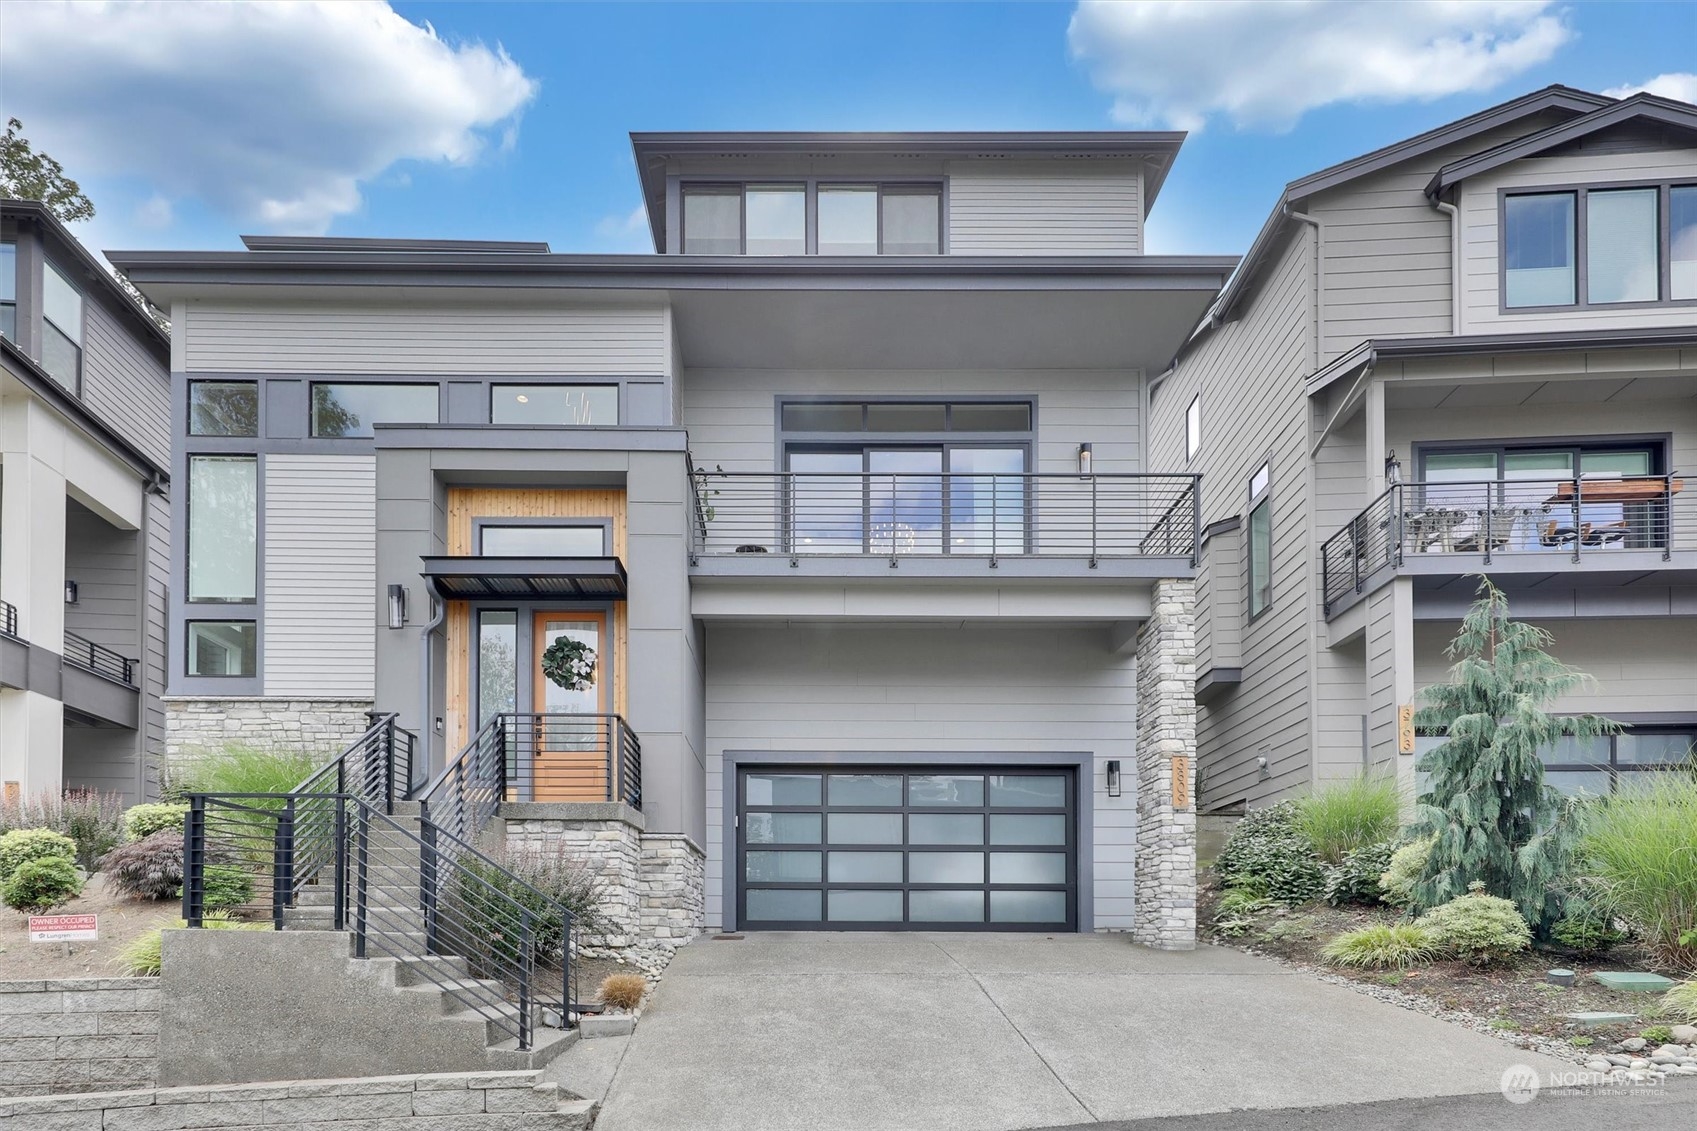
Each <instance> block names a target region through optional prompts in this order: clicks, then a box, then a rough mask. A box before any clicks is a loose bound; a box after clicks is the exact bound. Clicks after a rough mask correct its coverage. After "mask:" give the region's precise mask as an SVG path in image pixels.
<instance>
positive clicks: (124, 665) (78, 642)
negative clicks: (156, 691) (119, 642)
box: [65, 632, 136, 687]
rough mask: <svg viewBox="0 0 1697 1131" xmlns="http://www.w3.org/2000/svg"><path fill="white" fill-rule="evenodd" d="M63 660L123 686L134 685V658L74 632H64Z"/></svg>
mask: <svg viewBox="0 0 1697 1131" xmlns="http://www.w3.org/2000/svg"><path fill="white" fill-rule="evenodd" d="M65 662H66V663H70V664H75V665H76V666H77V667H79V668H82V669H83V670H84V671H88V672H93V673H94V674H95V675H97V676H101V677H103V678H105V679H109V680H112V681H113V682H114V683H121V684H123V685H124V686H125V687H134V686H135V685H136V678H135V672H136V662H135V661H134V660H132V659H129V658H127V657H125V656H120V655H119V654H118V653H116V652H114V651H112V649H110V648H108V647H106V646H105V645H102V644H96V643H95V642H94V641H92V640H89V639H88V638H87V637H83V636H78V635H77V634H76V633H74V632H67V633H65Z"/></svg>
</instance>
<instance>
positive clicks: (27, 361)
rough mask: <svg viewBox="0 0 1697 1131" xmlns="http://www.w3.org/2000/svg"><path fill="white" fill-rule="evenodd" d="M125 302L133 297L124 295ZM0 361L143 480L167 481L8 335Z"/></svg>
mask: <svg viewBox="0 0 1697 1131" xmlns="http://www.w3.org/2000/svg"><path fill="white" fill-rule="evenodd" d="M125 301H126V302H130V301H133V300H131V299H129V298H128V296H126V297H125ZM0 361H3V362H4V364H5V367H6V372H8V373H10V374H11V375H12V376H14V377H16V378H17V379H18V380H19V381H22V382H23V384H24V386H25V387H26V388H27V389H29V391H30V392H31V393H34V394H35V395H36V396H38V397H40V398H41V399H42V400H44V401H46V402H47V403H49V404H51V405H52V406H53V407H54V408H55V409H57V410H58V412H59V414H60V415H61V416H63V417H65V418H66V419H67V420H69V421H70V422H71V423H72V424H75V425H76V426H77V427H78V428H80V429H82V430H83V431H84V432H86V433H87V434H88V435H89V437H90V438H91V439H93V440H94V441H95V443H97V444H99V445H101V446H102V447H104V448H106V449H107V450H108V451H110V452H111V453H112V454H113V455H115V456H117V457H118V458H119V459H121V460H123V461H124V462H125V463H127V464H129V465H130V467H131V468H133V469H134V470H135V471H136V472H137V473H138V474H139V475H140V476H141V477H142V478H143V479H152V480H156V481H158V482H159V483H169V482H170V480H171V476H170V474H169V473H168V472H167V471H166V470H165V468H163V467H161V466H160V465H159V464H157V463H154V462H153V460H152V459H151V458H149V457H148V455H147V454H146V453H145V452H143V451H142V450H141V449H140V448H138V447H136V446H135V445H134V444H132V443H130V441H129V440H127V439H125V438H124V436H123V435H122V434H121V433H119V432H116V431H114V430H113V429H112V428H111V427H110V426H108V425H107V424H106V423H105V422H104V421H103V420H101V419H100V418H99V417H98V416H95V415H94V414H93V413H91V412H89V411H88V408H87V407H86V406H85V405H84V404H83V403H82V401H80V400H78V399H77V398H76V397H74V396H72V395H71V394H70V393H68V392H66V391H65V389H64V388H63V387H62V386H61V385H60V384H59V382H57V381H55V380H53V378H52V377H50V376H48V373H47V370H45V369H43V368H41V366H39V365H37V364H36V363H35V360H34V359H33V358H31V357H30V356H29V355H28V354H26V353H25V352H24V351H23V350H21V349H19V348H18V347H17V346H16V345H14V344H13V343H12V340H11V339H10V338H0Z"/></svg>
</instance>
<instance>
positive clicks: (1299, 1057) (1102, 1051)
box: [556, 933, 1572, 1131]
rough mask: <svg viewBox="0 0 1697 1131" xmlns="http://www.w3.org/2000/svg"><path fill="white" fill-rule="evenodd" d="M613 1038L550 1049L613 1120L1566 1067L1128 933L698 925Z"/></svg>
mask: <svg viewBox="0 0 1697 1131" xmlns="http://www.w3.org/2000/svg"><path fill="white" fill-rule="evenodd" d="M597 1045H599V1046H603V1047H602V1048H599V1049H597V1048H595V1047H594V1046H597ZM619 1045H621V1046H623V1047H622V1048H615V1047H613V1046H612V1043H611V1042H603V1041H592V1042H585V1043H584V1044H583V1045H582V1046H580V1047H581V1048H582V1051H583V1052H584V1053H585V1054H587V1056H586V1057H585V1058H584V1059H583V1060H582V1061H579V1059H578V1058H577V1056H576V1055H575V1053H576V1050H574V1051H573V1053H568V1054H567V1055H566V1056H565V1057H562V1058H561V1059H560V1061H558V1062H556V1063H557V1066H558V1076H559V1078H560V1079H561V1080H562V1082H563V1083H564V1084H565V1085H566V1086H567V1087H571V1086H572V1083H573V1080H572V1077H573V1075H574V1072H576V1071H579V1070H584V1071H588V1072H589V1073H590V1074H592V1075H605V1074H606V1073H611V1077H612V1079H611V1084H610V1086H609V1087H608V1089H607V1093H606V1099H605V1101H604V1106H603V1108H602V1112H601V1117H600V1120H599V1122H598V1123H597V1124H596V1127H597V1131H685V1129H688V1131H702V1129H714V1131H716V1129H723V1131H885V1129H888V1131H897V1129H899V1131H948V1129H953V1128H959V1129H962V1131H968V1129H970V1131H994V1129H998V1128H1008V1129H1011V1128H1020V1127H1054V1126H1058V1125H1062V1124H1077V1123H1085V1122H1092V1121H1097V1120H1125V1119H1142V1118H1149V1117H1153V1116H1166V1115H1182V1114H1193V1113H1199V1112H1218V1111H1226V1110H1229V1109H1232V1108H1245V1107H1252V1108H1281V1107H1299V1106H1321V1105H1327V1104H1344V1103H1361V1102H1367V1101H1373V1100H1391V1099H1399V1098H1406V1097H1416V1096H1435V1095H1457V1094H1468V1093H1489V1092H1495V1091H1496V1090H1497V1088H1498V1084H1499V1081H1500V1078H1501V1076H1502V1072H1503V1070H1504V1069H1505V1068H1507V1067H1508V1066H1510V1065H1512V1064H1527V1065H1531V1066H1533V1067H1535V1068H1538V1069H1540V1070H1548V1069H1554V1068H1559V1067H1572V1066H1563V1065H1560V1064H1559V1063H1558V1062H1555V1061H1551V1060H1548V1059H1545V1058H1541V1057H1537V1056H1534V1055H1533V1054H1531V1053H1526V1052H1522V1051H1519V1050H1516V1049H1514V1048H1512V1047H1510V1046H1509V1045H1506V1044H1504V1043H1502V1042H1500V1041H1497V1040H1494V1039H1492V1038H1490V1037H1486V1036H1481V1035H1479V1034H1476V1033H1472V1032H1468V1031H1467V1030H1464V1029H1461V1028H1459V1027H1457V1026H1454V1025H1450V1024H1447V1023H1445V1022H1442V1021H1437V1020H1434V1019H1432V1018H1428V1017H1423V1016H1420V1015H1418V1014H1415V1013H1410V1012H1408V1011H1406V1010H1402V1009H1397V1008H1395V1007H1393V1006H1388V1005H1383V1004H1380V1003H1378V1002H1376V1001H1373V1000H1372V999H1370V998H1368V997H1366V996H1364V995H1362V994H1358V993H1355V992H1353V991H1351V990H1348V989H1345V988H1343V987H1341V986H1332V985H1326V984H1324V983H1320V982H1316V981H1315V980H1313V979H1312V978H1309V977H1306V976H1304V975H1300V974H1295V973H1291V972H1289V971H1287V970H1285V969H1284V968H1283V967H1280V966H1278V965H1276V964H1274V963H1271V962H1267V961H1263V960H1261V959H1256V958H1251V957H1249V956H1247V955H1244V954H1239V953H1237V952H1236V951H1231V950H1221V949H1217V948H1204V949H1201V950H1197V951H1192V952H1189V953H1181V954H1171V953H1163V952H1159V951H1151V950H1146V949H1144V948H1142V947H1139V946H1135V945H1133V944H1132V943H1131V942H1130V941H1129V940H1127V939H1126V938H1125V937H1124V936H1114V935H1063V936H1041V935H1035V936H1034V935H945V934H936V935H929V934H919V935H913V934H877V935H868V934H787V933H784V934H751V935H749V936H747V937H746V938H745V939H743V940H741V941H731V940H713V939H702V940H699V941H697V942H695V943H692V944H691V945H690V946H688V947H686V948H685V949H684V950H683V951H681V952H680V953H679V954H678V956H677V957H676V958H675V959H674V960H673V962H672V965H671V966H670V968H669V969H668V970H667V971H666V976H665V980H664V981H663V983H662V984H661V986H660V989H659V990H658V991H657V993H656V994H655V997H654V1000H653V1002H652V1003H651V1005H650V1007H649V1009H648V1010H647V1011H646V1012H645V1013H644V1015H643V1017H642V1020H641V1021H640V1023H639V1024H638V1025H637V1030H636V1033H635V1035H634V1036H632V1037H630V1038H624V1039H620V1040H619ZM615 1060H616V1064H615V1063H614V1061H615ZM594 1062H598V1063H599V1067H594V1066H593V1064H594ZM574 1063H575V1064H576V1065H577V1067H576V1068H574Z"/></svg>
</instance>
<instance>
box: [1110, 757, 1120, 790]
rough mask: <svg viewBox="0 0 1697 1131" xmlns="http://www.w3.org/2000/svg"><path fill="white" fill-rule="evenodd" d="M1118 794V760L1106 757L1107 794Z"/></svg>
mask: <svg viewBox="0 0 1697 1131" xmlns="http://www.w3.org/2000/svg"><path fill="white" fill-rule="evenodd" d="M1119 795H1120V760H1119V759H1118V758H1110V759H1108V796H1109V797H1118V796H1119Z"/></svg>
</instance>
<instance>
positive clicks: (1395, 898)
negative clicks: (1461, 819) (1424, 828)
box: [1379, 836, 1437, 907]
mask: <svg viewBox="0 0 1697 1131" xmlns="http://www.w3.org/2000/svg"><path fill="white" fill-rule="evenodd" d="M1436 843H1437V838H1436V837H1430V836H1426V837H1421V838H1420V839H1419V840H1416V841H1410V842H1409V843H1408V844H1405V845H1403V846H1402V847H1401V848H1399V849H1397V850H1396V851H1395V852H1393V853H1391V862H1390V865H1389V866H1388V867H1387V868H1386V869H1385V870H1384V872H1383V873H1381V874H1380V876H1379V893H1380V895H1379V898H1380V899H1382V900H1384V901H1385V902H1386V903H1388V904H1390V905H1391V906H1392V907H1407V906H1408V905H1409V904H1410V903H1411V902H1413V900H1414V885H1415V884H1416V883H1418V882H1419V880H1420V877H1421V876H1422V875H1424V874H1425V872H1426V861H1427V859H1428V858H1430V857H1431V855H1432V846H1433V845H1434V844H1436Z"/></svg>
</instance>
